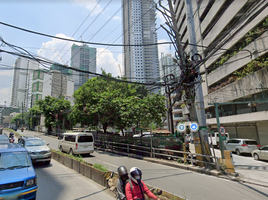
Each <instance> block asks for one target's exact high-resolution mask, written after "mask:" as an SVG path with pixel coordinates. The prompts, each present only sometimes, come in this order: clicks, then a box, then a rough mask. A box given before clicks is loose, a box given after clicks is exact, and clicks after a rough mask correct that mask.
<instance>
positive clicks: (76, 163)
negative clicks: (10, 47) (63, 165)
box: [72, 159, 80, 173]
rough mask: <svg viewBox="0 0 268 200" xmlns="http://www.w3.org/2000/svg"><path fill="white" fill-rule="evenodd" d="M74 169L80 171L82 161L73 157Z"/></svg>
mask: <svg viewBox="0 0 268 200" xmlns="http://www.w3.org/2000/svg"><path fill="white" fill-rule="evenodd" d="M72 169H73V170H74V171H76V172H78V173H80V162H79V161H77V160H74V159H73V166H72Z"/></svg>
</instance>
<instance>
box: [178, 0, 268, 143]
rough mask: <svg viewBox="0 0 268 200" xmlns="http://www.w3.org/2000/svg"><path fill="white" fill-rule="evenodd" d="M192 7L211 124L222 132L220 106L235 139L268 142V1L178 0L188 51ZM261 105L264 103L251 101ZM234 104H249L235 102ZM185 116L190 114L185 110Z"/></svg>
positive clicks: (228, 128) (179, 14)
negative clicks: (217, 119)
mask: <svg viewBox="0 0 268 200" xmlns="http://www.w3.org/2000/svg"><path fill="white" fill-rule="evenodd" d="M189 2H191V3H192V8H193V13H194V25H195V30H194V31H195V34H196V41H197V44H198V45H201V46H203V47H200V46H199V47H197V49H198V52H199V53H201V54H202V56H203V57H204V58H207V59H206V62H205V63H204V64H203V65H202V66H201V68H200V70H201V72H204V75H203V80H204V81H205V82H204V83H202V89H203V96H204V104H205V109H206V116H207V123H208V124H210V125H211V127H212V128H216V127H217V125H216V118H215V108H214V106H213V105H209V103H230V104H228V105H221V106H220V107H219V114H220V123H221V125H223V126H224V127H225V128H226V131H227V132H228V133H229V135H230V138H252V139H256V140H258V141H259V142H260V144H261V145H264V144H267V143H268V134H267V129H268V112H267V111H268V103H267V100H268V95H267V94H268V82H267V80H268V64H267V63H268V60H267V56H268V49H267V46H268V30H267V29H268V15H267V13H268V3H267V1H252V0H239V1H234V0H231V1H228V0H217V1H214V0H197V1H190V0H174V1H173V3H174V10H175V13H176V22H177V27H178V32H179V33H180V34H181V40H182V43H183V49H184V51H186V52H187V53H188V52H189V51H190V49H191V45H190V44H189V43H191V42H190V38H189V36H190V30H191V29H190V28H189V26H188V23H187V19H188V18H190V17H192V16H187V14H188V13H189V12H187V10H188V8H189V7H188V6H189V4H188V3H189ZM251 101H259V103H250V102H251ZM233 102H244V103H239V104H234V103H233ZM184 112H185V113H189V111H187V110H186V109H184Z"/></svg>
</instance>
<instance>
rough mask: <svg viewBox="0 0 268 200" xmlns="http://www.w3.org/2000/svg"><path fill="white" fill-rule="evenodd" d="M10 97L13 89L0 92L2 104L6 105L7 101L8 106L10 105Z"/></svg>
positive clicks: (0, 102) (9, 88) (4, 89)
mask: <svg viewBox="0 0 268 200" xmlns="http://www.w3.org/2000/svg"><path fill="white" fill-rule="evenodd" d="M10 95H11V87H7V88H2V89H1V90H0V97H1V98H0V104H1V105H4V104H5V101H6V102H7V105H9V103H10Z"/></svg>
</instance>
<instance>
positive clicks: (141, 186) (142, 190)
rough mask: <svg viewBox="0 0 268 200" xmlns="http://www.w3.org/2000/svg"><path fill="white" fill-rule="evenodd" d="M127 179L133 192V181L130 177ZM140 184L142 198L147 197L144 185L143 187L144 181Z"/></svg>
mask: <svg viewBox="0 0 268 200" xmlns="http://www.w3.org/2000/svg"><path fill="white" fill-rule="evenodd" d="M127 181H128V182H129V185H130V189H131V192H132V193H133V185H132V182H131V180H130V179H129V180H127ZM139 186H140V190H141V192H142V199H145V197H144V187H143V183H142V182H141V185H139Z"/></svg>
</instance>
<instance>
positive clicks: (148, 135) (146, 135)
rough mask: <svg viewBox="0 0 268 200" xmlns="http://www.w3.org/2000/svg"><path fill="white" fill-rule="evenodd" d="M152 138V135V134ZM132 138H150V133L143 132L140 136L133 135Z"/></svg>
mask: <svg viewBox="0 0 268 200" xmlns="http://www.w3.org/2000/svg"><path fill="white" fill-rule="evenodd" d="M153 136H154V134H153ZM133 137H134V138H139V137H151V133H150V132H143V133H142V134H141V133H139V134H135V135H133Z"/></svg>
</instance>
